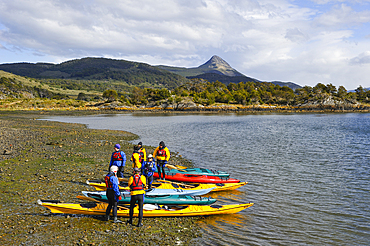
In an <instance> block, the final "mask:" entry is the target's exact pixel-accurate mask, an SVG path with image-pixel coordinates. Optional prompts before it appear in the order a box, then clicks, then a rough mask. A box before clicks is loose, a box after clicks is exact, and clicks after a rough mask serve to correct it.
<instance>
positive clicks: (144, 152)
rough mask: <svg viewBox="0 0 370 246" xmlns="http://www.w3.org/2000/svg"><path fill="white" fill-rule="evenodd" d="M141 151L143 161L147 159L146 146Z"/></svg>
mask: <svg viewBox="0 0 370 246" xmlns="http://www.w3.org/2000/svg"><path fill="white" fill-rule="evenodd" d="M140 152H143V161H146V150H145V148H140V149H139V153H140Z"/></svg>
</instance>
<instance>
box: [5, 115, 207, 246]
mask: <svg viewBox="0 0 370 246" xmlns="http://www.w3.org/2000/svg"><path fill="white" fill-rule="evenodd" d="M69 113H72V114H80V113H79V112H76V111H74V112H69ZM44 115H45V114H44V113H43V112H27V113H25V114H22V113H19V112H8V113H5V112H0V132H1V137H0V143H1V147H2V149H0V152H1V153H2V155H0V190H1V193H0V199H1V202H0V208H1V212H0V218H1V228H0V241H2V242H3V245H14V242H15V240H16V242H17V244H27V245H110V244H112V243H115V244H116V243H117V242H118V243H119V244H120V245H132V244H138V245H142V244H155V245H158V244H166V245H171V244H173V243H176V242H181V244H183V245H191V244H194V239H196V238H198V237H200V236H201V232H200V228H199V225H198V224H197V221H199V220H201V219H202V217H179V218H144V219H143V223H144V227H143V228H136V227H131V226H129V225H126V224H125V223H117V224H114V223H112V222H111V221H109V222H105V221H102V218H100V217H102V216H80V215H63V214H51V213H50V211H49V210H47V209H46V208H44V207H41V206H40V205H37V204H36V201H37V199H49V200H61V201H63V202H72V203H81V202H82V203H84V202H83V201H81V200H78V199H77V198H76V196H77V195H80V194H81V191H82V190H90V191H93V190H94V189H93V188H92V187H90V186H88V185H87V184H86V180H87V179H101V178H103V176H104V175H105V174H106V170H105V169H106V168H107V166H108V164H109V160H110V155H111V153H112V151H113V150H112V148H113V147H112V146H113V145H114V144H115V143H117V142H118V143H120V144H121V146H122V148H121V149H122V150H123V151H124V152H125V153H126V155H127V156H130V153H132V147H133V144H131V143H130V141H132V140H135V139H137V138H138V136H137V135H135V134H132V133H129V132H125V131H114V130H96V129H88V128H87V127H86V126H85V125H83V124H74V123H62V122H54V121H42V120H37V118H39V117H42V116H44ZM145 147H146V149H147V150H149V151H153V150H154V147H152V146H145ZM128 159H129V158H128ZM171 159H172V162H173V163H174V164H176V163H177V164H180V163H181V164H182V165H188V166H191V163H190V162H186V160H185V159H183V158H182V157H181V156H178V155H174V156H173V158H172V157H171ZM131 165H132V164H131V162H130V161H127V162H126V170H125V173H126V174H129V168H128V167H130V166H131ZM121 220H122V221H125V220H126V218H122V219H121ZM134 220H135V221H136V220H137V218H134ZM61 231H62V232H63V233H61Z"/></svg>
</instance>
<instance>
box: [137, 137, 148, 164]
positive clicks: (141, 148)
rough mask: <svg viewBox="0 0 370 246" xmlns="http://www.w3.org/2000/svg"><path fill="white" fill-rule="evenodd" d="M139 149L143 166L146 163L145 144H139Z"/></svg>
mask: <svg viewBox="0 0 370 246" xmlns="http://www.w3.org/2000/svg"><path fill="white" fill-rule="evenodd" d="M137 147H138V149H139V150H138V151H139V154H140V156H141V164H143V162H144V161H146V150H145V148H144V147H143V143H142V142H139V143H138V144H137Z"/></svg>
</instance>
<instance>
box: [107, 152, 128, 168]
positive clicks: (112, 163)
mask: <svg viewBox="0 0 370 246" xmlns="http://www.w3.org/2000/svg"><path fill="white" fill-rule="evenodd" d="M118 153H119V154H121V157H122V160H121V161H117V160H116V158H115V156H116V155H117V154H118ZM125 165H126V154H125V152H123V151H117V152H113V153H112V156H111V158H110V163H109V168H110V167H111V166H117V167H121V166H122V167H124V166H125Z"/></svg>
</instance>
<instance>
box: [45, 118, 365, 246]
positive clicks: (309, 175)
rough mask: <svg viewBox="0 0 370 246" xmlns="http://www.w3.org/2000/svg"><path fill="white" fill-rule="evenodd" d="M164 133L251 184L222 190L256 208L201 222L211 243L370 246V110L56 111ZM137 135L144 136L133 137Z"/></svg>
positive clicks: (145, 137) (149, 136)
mask: <svg viewBox="0 0 370 246" xmlns="http://www.w3.org/2000/svg"><path fill="white" fill-rule="evenodd" d="M49 120H58V121H62V122H73V123H84V124H87V125H88V126H89V127H90V128H96V129H117V130H125V131H129V132H133V133H136V134H138V135H139V136H140V141H142V142H143V143H144V145H153V146H157V145H158V143H159V141H161V140H163V141H164V142H165V143H166V145H167V146H168V147H169V148H170V150H171V152H179V153H180V154H182V155H183V156H184V157H186V158H188V159H190V160H192V161H193V162H194V163H195V165H196V166H199V167H208V168H213V169H219V170H223V171H228V172H229V173H230V174H231V176H232V177H233V178H238V179H240V180H242V181H248V182H249V184H247V185H246V186H244V187H242V188H239V189H238V190H236V191H232V192H222V193H215V194H213V195H212V196H214V197H216V198H218V202H219V203H221V204H224V203H246V202H254V203H255V205H254V206H252V207H251V208H249V209H247V210H244V211H242V212H240V213H238V214H235V215H224V216H212V217H208V218H206V219H205V220H203V221H202V222H200V223H201V227H202V230H203V232H204V236H203V238H202V239H201V240H200V243H202V244H206V245H215V244H216V245H246V244H247V245H369V244H370V206H369V203H370V176H369V175H370V168H369V167H370V164H369V160H370V114H291V115H283V114H266V115H236V114H228V115H145V114H141V115H140V114H135V115H131V114H117V115H100V116H88V117H54V118H51V119H49ZM135 142H137V141H135Z"/></svg>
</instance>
